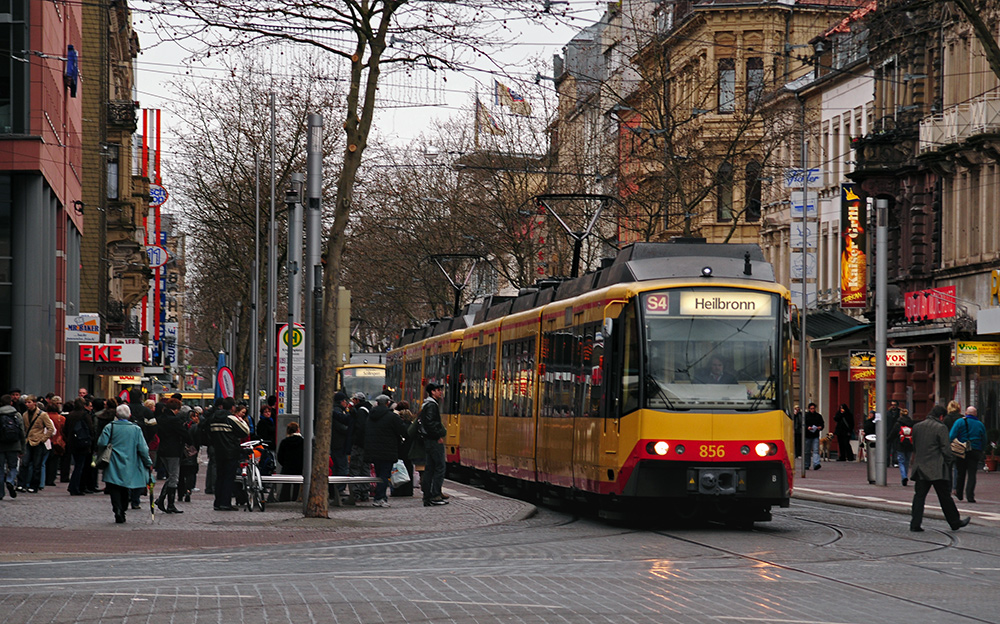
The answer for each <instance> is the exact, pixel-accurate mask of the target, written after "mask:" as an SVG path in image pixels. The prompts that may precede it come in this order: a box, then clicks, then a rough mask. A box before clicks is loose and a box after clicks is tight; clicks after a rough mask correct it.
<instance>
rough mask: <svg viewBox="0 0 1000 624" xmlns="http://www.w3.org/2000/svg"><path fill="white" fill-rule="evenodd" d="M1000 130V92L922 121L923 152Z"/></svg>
mask: <svg viewBox="0 0 1000 624" xmlns="http://www.w3.org/2000/svg"><path fill="white" fill-rule="evenodd" d="M997 132H1000V93H988V94H986V95H984V96H982V97H979V98H976V99H975V100H973V101H971V102H967V103H964V104H958V105H956V106H951V107H949V108H947V109H945V111H944V113H942V114H940V115H931V116H929V117H925V118H924V119H922V120H921V121H920V144H919V147H918V150H919V153H920V154H925V153H928V152H933V151H937V150H940V149H942V148H945V147H947V146H949V145H955V144H958V143H962V142H964V141H967V140H968V139H970V138H972V137H974V136H977V135H981V134H993V133H997Z"/></svg>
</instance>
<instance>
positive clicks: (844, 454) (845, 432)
mask: <svg viewBox="0 0 1000 624" xmlns="http://www.w3.org/2000/svg"><path fill="white" fill-rule="evenodd" d="M833 420H834V422H835V423H836V428H835V429H834V435H836V436H837V449H838V451H837V461H854V449H852V448H851V432H853V431H854V412H852V411H851V408H849V407H847V403H841V404H840V409H839V410H837V413H836V414H835V415H834V417H833Z"/></svg>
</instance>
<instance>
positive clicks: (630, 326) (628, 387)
mask: <svg viewBox="0 0 1000 624" xmlns="http://www.w3.org/2000/svg"><path fill="white" fill-rule="evenodd" d="M621 321H622V322H621V323H620V324H619V326H618V328H617V329H618V330H619V331H621V332H622V341H623V349H622V364H621V365H622V389H621V393H622V395H621V396H622V400H621V412H620V413H619V414H612V416H613V417H617V416H622V415H625V414H628V413H629V412H631V411H634V410H636V409H639V386H640V384H639V379H640V377H639V361H640V356H639V332H638V330H637V327H636V318H635V306H634V305H632V304H630V305H628V306H627V307H626V308H625V312H624V314H622V316H621Z"/></svg>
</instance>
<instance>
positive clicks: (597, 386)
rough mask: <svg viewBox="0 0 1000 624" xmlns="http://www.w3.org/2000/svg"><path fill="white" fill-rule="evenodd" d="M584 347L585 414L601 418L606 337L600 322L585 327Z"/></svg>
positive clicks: (583, 387) (583, 388)
mask: <svg viewBox="0 0 1000 624" xmlns="http://www.w3.org/2000/svg"><path fill="white" fill-rule="evenodd" d="M584 345H585V346H584V349H583V356H584V357H583V379H584V382H585V383H584V385H583V386H582V390H583V399H584V404H583V416H584V417H585V418H586V417H590V418H599V417H601V416H603V415H604V413H603V411H602V409H601V406H602V403H603V399H604V368H603V366H604V337H603V336H602V335H601V332H600V331H599V330H598V324H597V323H592V324H590V325H588V326H587V327H586V329H584Z"/></svg>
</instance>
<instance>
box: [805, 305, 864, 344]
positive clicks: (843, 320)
mask: <svg viewBox="0 0 1000 624" xmlns="http://www.w3.org/2000/svg"><path fill="white" fill-rule="evenodd" d="M873 331H875V328H874V325H872V324H870V323H862V322H861V321H859V320H857V319H855V318H854V317H851V316H848V315H846V314H844V313H843V312H839V311H837V310H820V311H818V312H813V313H812V314H810V315H809V316H808V317H806V333H807V334H808V335H809V336H810V337H812V340H810V341H809V346H810V347H812V348H813V349H824V348H828V347H832V346H848V345H850V346H853V345H855V344H860V343H862V342H867V340H868V334H869V333H870V332H873Z"/></svg>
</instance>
